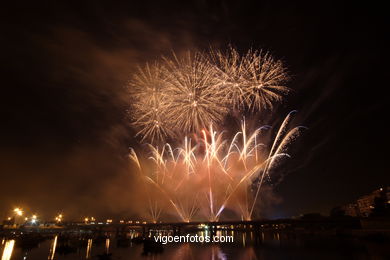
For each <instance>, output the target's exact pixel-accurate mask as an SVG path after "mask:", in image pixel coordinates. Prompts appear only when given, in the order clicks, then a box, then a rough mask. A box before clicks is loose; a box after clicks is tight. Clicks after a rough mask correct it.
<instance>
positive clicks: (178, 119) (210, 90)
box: [165, 52, 228, 133]
mask: <svg viewBox="0 0 390 260" xmlns="http://www.w3.org/2000/svg"><path fill="white" fill-rule="evenodd" d="M165 69H166V70H165V73H166V78H167V84H166V89H165V92H166V96H167V99H168V104H169V106H167V107H166V108H167V109H168V111H167V116H168V117H169V118H174V121H173V120H172V121H171V123H172V124H171V128H172V129H174V130H175V131H176V132H183V131H184V132H186V133H189V132H199V131H200V129H202V128H207V127H208V126H209V125H210V124H216V123H219V122H221V121H222V119H223V118H224V116H225V115H226V113H227V111H228V109H227V108H226V96H225V95H224V92H223V91H222V88H220V87H219V86H218V78H216V77H215V75H216V70H215V66H213V65H212V64H211V63H210V62H209V61H208V60H207V59H206V58H205V55H203V54H202V53H199V52H197V53H195V54H191V53H190V52H187V53H186V55H185V56H183V57H181V58H178V57H177V56H176V55H174V58H173V59H172V60H170V59H165Z"/></svg>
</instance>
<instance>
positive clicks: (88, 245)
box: [85, 238, 92, 259]
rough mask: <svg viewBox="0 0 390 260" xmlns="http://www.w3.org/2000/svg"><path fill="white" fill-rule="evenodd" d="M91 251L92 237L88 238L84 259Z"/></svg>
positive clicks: (89, 255) (88, 256) (87, 257)
mask: <svg viewBox="0 0 390 260" xmlns="http://www.w3.org/2000/svg"><path fill="white" fill-rule="evenodd" d="M91 251H92V239H91V238H90V239H88V244H87V254H86V255H85V258H86V259H89V258H90V257H91Z"/></svg>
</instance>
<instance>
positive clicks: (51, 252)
mask: <svg viewBox="0 0 390 260" xmlns="http://www.w3.org/2000/svg"><path fill="white" fill-rule="evenodd" d="M57 238H58V236H55V237H54V239H53V243H52V246H51V248H50V253H49V260H53V259H54V255H55V253H56V247H57Z"/></svg>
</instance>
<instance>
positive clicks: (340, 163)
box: [0, 1, 390, 218]
mask: <svg viewBox="0 0 390 260" xmlns="http://www.w3.org/2000/svg"><path fill="white" fill-rule="evenodd" d="M184 3H185V4H184ZM385 10H386V9H385V8H384V7H383V6H376V5H373V4H371V5H368V4H367V3H366V4H357V3H356V2H355V3H354V4H347V3H343V2H341V1H337V2H331V1H323V2H316V1H312V2H309V3H304V2H300V3H299V4H298V3H292V1H285V2H283V1H255V2H242V1H231V2H227V1H177V2H165V1H156V2H149V1H127V2H120V3H119V2H115V3H114V1H106V2H102V3H97V1H85V2H78V3H70V2H68V1H64V3H62V4H60V3H54V1H53V2H52V3H47V4H38V3H36V2H31V3H29V4H23V3H21V2H18V3H16V4H13V5H12V6H10V5H7V6H5V8H2V11H1V12H2V15H1V17H2V18H1V19H2V22H1V28H2V37H1V38H2V40H1V51H2V54H1V57H2V59H1V60H2V72H3V74H4V75H3V77H2V83H1V88H2V90H1V105H0V106H1V130H0V131H1V146H0V162H1V164H0V167H1V168H0V173H1V181H0V212H1V213H0V217H3V216H5V215H6V214H8V213H7V211H8V210H9V209H10V208H11V207H13V206H17V205H21V206H23V207H25V208H27V209H28V208H30V209H31V210H34V211H39V212H44V213H45V214H46V215H47V216H51V215H52V214H54V213H55V212H58V211H64V212H68V215H71V216H72V217H74V218H76V217H79V216H82V215H86V214H95V215H96V214H97V215H106V214H107V215H117V216H119V215H131V214H132V208H131V206H130V205H131V204H132V202H133V201H135V200H137V198H136V195H134V194H132V192H131V191H132V186H131V183H132V181H131V176H132V173H131V172H129V168H128V161H127V151H128V150H127V149H128V147H129V146H131V145H134V144H136V142H137V140H136V139H135V138H134V137H133V136H134V132H133V130H132V129H131V127H130V126H129V122H128V118H127V117H126V109H127V108H128V96H127V92H126V88H125V86H126V82H127V80H128V79H129V77H130V75H131V73H132V72H133V71H134V68H135V67H136V66H138V65H142V64H143V63H144V62H147V61H153V60H155V59H156V58H158V57H160V56H161V55H164V54H168V53H170V52H171V50H175V51H178V52H180V51H184V50H195V49H200V50H203V49H207V48H208V47H209V46H214V47H217V48H226V47H227V46H228V45H229V44H232V45H233V46H236V47H237V48H238V49H239V50H240V51H245V50H247V49H249V48H251V47H253V48H264V49H267V50H270V51H271V52H272V53H273V54H274V55H275V56H276V57H277V58H280V59H282V60H283V61H284V62H285V63H286V64H287V66H288V69H289V71H290V74H291V76H292V80H291V82H290V85H289V86H290V87H291V88H292V89H293V90H294V91H293V93H292V94H291V95H289V96H288V97H287V99H286V101H285V102H284V103H283V105H282V106H280V108H279V109H278V110H277V111H275V112H274V116H276V117H279V118H281V117H283V116H284V115H285V114H287V113H288V112H289V111H291V110H293V109H297V110H299V113H298V117H297V118H296V121H295V122H296V123H298V124H301V125H305V126H307V127H309V130H308V131H306V133H305V134H304V135H303V136H302V138H301V140H300V141H299V143H298V144H297V147H295V148H294V149H295V150H294V158H293V160H292V163H291V165H293V167H290V168H291V170H290V171H289V173H288V174H287V175H286V176H285V177H284V179H283V181H282V182H281V183H280V184H279V185H278V186H276V187H275V192H276V194H277V195H278V196H279V197H280V198H282V202H281V203H280V204H279V205H277V206H275V207H274V209H273V210H272V211H271V213H270V216H271V217H282V216H291V215H297V214H300V213H304V212H322V213H327V212H328V211H329V209H330V208H331V207H333V206H336V205H339V204H344V203H347V202H350V201H352V200H353V199H356V198H357V197H358V196H360V195H364V194H366V193H368V192H370V191H371V190H373V189H376V188H378V187H380V186H382V185H389V184H390V178H389V172H388V167H387V166H388V165H387V158H386V157H387V150H386V148H387V142H388V137H387V132H388V131H387V128H386V121H387V119H388V116H387V114H386V109H385V108H386V106H385V105H386V101H387V97H388V96H387V94H385V91H386V89H387V88H388V86H387V85H388V80H387V73H388V72H387V69H388V65H387V60H386V59H385V56H387V46H386V44H385V40H384V38H385V35H386V34H388V29H387V28H388V19H387V16H386V13H385Z"/></svg>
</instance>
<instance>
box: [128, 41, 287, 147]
mask: <svg viewBox="0 0 390 260" xmlns="http://www.w3.org/2000/svg"><path fill="white" fill-rule="evenodd" d="M287 78H288V77H287V73H286V69H285V67H284V66H283V64H282V62H281V61H280V60H275V59H274V58H273V57H272V56H271V55H270V54H269V53H266V52H262V51H253V50H250V51H248V52H247V53H246V54H245V55H240V54H239V53H238V52H237V51H236V50H235V49H233V48H230V49H229V51H227V52H221V51H216V50H212V51H210V52H208V53H202V52H195V53H190V52H188V53H186V55H184V56H182V57H177V56H176V55H173V57H172V58H171V59H168V58H164V59H162V62H159V63H154V64H152V65H149V64H148V65H146V66H145V67H144V68H140V69H139V72H138V73H136V74H135V75H134V77H133V78H132V80H131V81H130V91H131V96H132V104H133V106H132V111H133V115H136V116H134V120H133V124H134V126H135V128H136V129H137V130H138V132H137V135H139V136H141V137H142V141H146V140H148V141H150V142H151V143H159V142H160V143H161V142H163V141H164V140H165V139H166V138H167V137H176V136H180V134H182V133H183V132H184V133H193V132H200V131H201V129H204V128H208V127H209V125H210V124H213V125H216V124H218V123H220V122H222V121H223V119H224V118H225V116H226V115H227V114H228V113H229V112H231V111H232V109H239V110H244V109H249V110H251V111H259V110H261V109H264V108H272V106H273V102H274V101H280V100H281V99H282V97H283V95H284V94H286V93H287V92H288V90H289V89H288V88H287V87H285V86H284V85H283V84H284V83H285V82H286V80H287Z"/></svg>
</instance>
